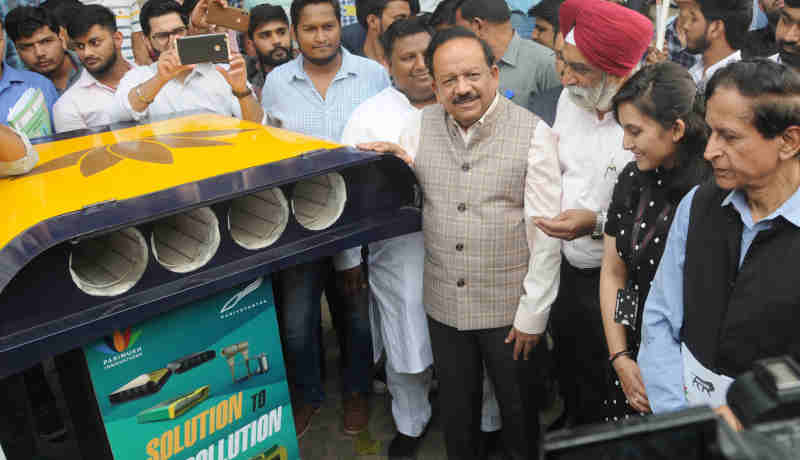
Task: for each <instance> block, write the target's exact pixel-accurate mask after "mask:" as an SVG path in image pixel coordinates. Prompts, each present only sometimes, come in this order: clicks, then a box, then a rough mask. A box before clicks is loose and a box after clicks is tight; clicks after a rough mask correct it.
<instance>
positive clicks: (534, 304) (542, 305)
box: [400, 96, 610, 334]
mask: <svg viewBox="0 0 800 460" xmlns="http://www.w3.org/2000/svg"><path fill="white" fill-rule="evenodd" d="M498 97H499V96H495V99H494V100H493V101H492V104H491V105H490V106H489V108H488V109H487V110H486V112H485V113H484V114H483V116H482V117H481V119H480V120H478V121H477V122H476V124H478V123H482V122H483V119H484V117H486V115H487V114H489V113H491V111H492V110H494V108H495V107H496V104H497V98H498ZM448 122H450V117H448ZM501 122H502V121H501ZM474 127H475V125H473V126H470V127H469V128H468V129H467V130H466V132H464V131H463V130H461V129H460V128H459V132H460V133H461V135H462V136H469V135H470V134H471V133H472V132H474V130H472V131H470V130H471V129H472V128H474ZM421 132H422V117H421V116H418V117H413V118H410V119H409V120H408V121H407V122H406V123H405V125H404V127H403V131H402V133H401V134H400V146H401V147H403V149H405V150H406V153H408V155H409V156H411V158H414V157H416V154H417V150H418V149H419V142H420V135H421ZM556 141H557V136H556V135H555V133H554V132H553V131H552V130H551V129H550V127H548V126H547V123H538V124H537V125H536V131H535V133H534V135H533V140H532V141H531V149H530V152H529V154H528V171H527V173H526V175H525V199H524V201H525V216H526V217H529V218H530V217H547V218H552V217H555V216H556V215H558V214H559V213H560V212H561V206H560V203H559V199H560V197H561V194H562V187H566V184H562V179H561V173H560V170H559V165H558V156H557V154H556V153H557V147H556ZM609 200H610V196H609ZM525 229H526V232H527V239H528V248H529V250H530V260H529V261H528V273H527V274H526V275H525V279H524V280H523V281H522V288H523V291H524V293H523V294H522V296H521V297H520V299H519V308H518V309H517V314H516V316H515V318H514V327H515V328H517V329H518V330H520V331H522V332H525V333H527V334H540V333H542V332H544V330H545V328H546V327H547V319H548V318H549V316H550V305H551V304H552V303H553V301H554V300H555V298H556V294H557V293H558V283H559V278H560V268H559V267H560V265H561V252H560V248H561V242H560V241H559V240H557V239H555V238H551V237H549V236H547V235H546V234H545V233H544V232H542V231H541V230H539V228H538V227H536V226H535V225H534V224H533V222H532V220H529V221H528V222H527V225H526V226H525Z"/></svg>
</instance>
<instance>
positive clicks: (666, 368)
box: [638, 187, 800, 413]
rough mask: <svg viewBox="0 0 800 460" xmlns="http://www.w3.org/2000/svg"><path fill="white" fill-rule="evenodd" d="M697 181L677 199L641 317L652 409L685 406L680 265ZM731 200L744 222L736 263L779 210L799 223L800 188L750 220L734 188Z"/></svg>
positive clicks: (644, 374)
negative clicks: (756, 217)
mask: <svg viewBox="0 0 800 460" xmlns="http://www.w3.org/2000/svg"><path fill="white" fill-rule="evenodd" d="M696 191H697V187H695V188H693V189H692V191H690V192H689V193H688V194H686V196H685V197H684V198H683V200H681V203H680V205H679V206H678V209H677V210H676V211H675V218H674V220H673V222H672V226H671V227H670V230H669V235H668V236H667V245H666V247H665V248H664V255H663V256H662V257H661V263H660V264H659V266H658V270H657V271H656V276H655V278H653V286H652V288H651V289H650V293H649V294H648V296H647V301H646V302H645V306H644V314H643V317H642V344H641V348H640V349H639V357H638V362H639V368H640V369H641V372H642V378H643V380H644V385H645V389H646V390H647V398H648V400H649V401H650V407H651V408H652V409H653V412H655V413H660V412H669V411H674V410H679V409H683V408H685V407H686V406H687V401H686V396H685V393H684V390H683V360H682V358H681V339H680V332H681V327H682V325H683V266H684V262H685V261H686V235H687V233H688V231H689V217H690V214H691V209H692V200H693V199H694V195H695V192H696ZM729 204H730V205H732V206H733V208H734V209H736V211H737V212H738V213H739V217H740V218H741V219H742V223H743V224H744V226H743V228H742V246H741V253H740V257H739V266H740V267H741V265H742V261H744V257H745V255H747V250H748V249H749V248H750V244H752V242H753V240H754V239H755V237H756V235H758V233H759V232H761V231H764V230H767V229H769V228H770V227H772V222H773V221H774V220H775V218H777V217H778V216H783V217H784V218H785V219H786V220H788V221H789V222H791V223H792V224H794V225H795V226H797V227H800V190H797V191H795V193H794V194H793V195H792V196H791V197H789V199H788V200H786V201H785V202H784V203H783V204H782V205H781V206H780V207H779V208H778V209H776V210H775V211H774V212H773V213H772V214H770V215H769V216H767V217H766V218H764V219H762V220H761V221H759V222H757V223H754V222H753V217H752V215H751V214H750V208H749V207H748V205H747V199H746V197H745V194H744V192H742V191H739V190H735V191H732V192H731V193H730V194H728V196H727V197H725V199H724V200H723V201H722V206H727V205H729Z"/></svg>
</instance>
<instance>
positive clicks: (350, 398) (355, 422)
mask: <svg viewBox="0 0 800 460" xmlns="http://www.w3.org/2000/svg"><path fill="white" fill-rule="evenodd" d="M367 423H369V402H368V401H367V398H366V396H364V395H362V394H361V393H351V394H349V395H345V397H344V432H345V434H349V435H355V434H358V433H361V432H362V431H364V430H365V429H366V428H367Z"/></svg>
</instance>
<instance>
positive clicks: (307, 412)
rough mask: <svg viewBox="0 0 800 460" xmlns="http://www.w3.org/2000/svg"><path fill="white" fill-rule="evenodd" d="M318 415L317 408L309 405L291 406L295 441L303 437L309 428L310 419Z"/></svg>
mask: <svg viewBox="0 0 800 460" xmlns="http://www.w3.org/2000/svg"><path fill="white" fill-rule="evenodd" d="M318 413H319V408H318V407H314V406H312V405H311V404H301V405H297V406H292V415H293V417H294V430H295V432H296V433H297V439H300V438H302V437H303V435H304V434H306V431H308V427H310V426H311V418H312V417H314V415H316V414H318Z"/></svg>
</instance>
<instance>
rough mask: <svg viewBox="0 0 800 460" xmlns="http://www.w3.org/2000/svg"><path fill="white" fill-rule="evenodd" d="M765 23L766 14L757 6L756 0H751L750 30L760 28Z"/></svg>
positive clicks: (764, 25)
mask: <svg viewBox="0 0 800 460" xmlns="http://www.w3.org/2000/svg"><path fill="white" fill-rule="evenodd" d="M766 25H767V15H766V14H764V12H763V11H761V7H760V6H758V0H753V20H752V22H751V23H750V30H755V29H761V28H764V27H766Z"/></svg>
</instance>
